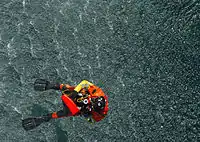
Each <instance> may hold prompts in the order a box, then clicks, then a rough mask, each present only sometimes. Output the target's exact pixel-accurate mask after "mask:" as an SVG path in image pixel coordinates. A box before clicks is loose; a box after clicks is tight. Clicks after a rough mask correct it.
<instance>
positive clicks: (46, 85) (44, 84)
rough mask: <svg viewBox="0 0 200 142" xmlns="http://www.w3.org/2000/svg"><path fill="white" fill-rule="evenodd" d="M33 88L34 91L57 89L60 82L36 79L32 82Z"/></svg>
mask: <svg viewBox="0 0 200 142" xmlns="http://www.w3.org/2000/svg"><path fill="white" fill-rule="evenodd" d="M34 89H35V90H36V91H45V90H49V89H55V90H59V89H60V84H58V83H52V82H49V81H47V80H45V79H36V80H35V83H34Z"/></svg>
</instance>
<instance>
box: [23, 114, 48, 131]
mask: <svg viewBox="0 0 200 142" xmlns="http://www.w3.org/2000/svg"><path fill="white" fill-rule="evenodd" d="M50 119H51V116H50V115H47V116H42V117H32V118H26V119H24V120H22V127H23V128H24V129H25V130H26V131H28V130H32V129H34V128H36V127H37V126H39V125H40V124H42V123H44V122H48V121H49V120H50Z"/></svg>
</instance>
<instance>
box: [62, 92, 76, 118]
mask: <svg viewBox="0 0 200 142" xmlns="http://www.w3.org/2000/svg"><path fill="white" fill-rule="evenodd" d="M61 99H62V100H63V102H64V103H65V105H66V106H67V107H68V108H69V110H70V112H71V113H72V115H76V114H77V113H78V112H80V110H79V109H78V107H77V105H76V104H75V103H74V102H73V101H72V99H70V98H69V97H68V96H67V95H62V97H61Z"/></svg>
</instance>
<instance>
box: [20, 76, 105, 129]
mask: <svg viewBox="0 0 200 142" xmlns="http://www.w3.org/2000/svg"><path fill="white" fill-rule="evenodd" d="M34 89H35V90H36V91H45V90H49V89H54V90H60V91H62V96H61V99H62V102H63V109H62V110H59V111H57V112H53V113H49V114H46V115H44V116H40V117H31V118H26V119H24V120H22V126H23V128H24V129H25V130H31V129H33V128H35V127H37V126H39V125H40V124H42V123H43V122H48V121H50V120H51V119H57V118H61V117H70V116H83V117H85V118H86V119H87V120H88V121H89V122H92V123H93V122H99V121H101V120H102V119H103V118H104V117H105V116H106V115H107V113H108V97H107V95H105V94H104V92H103V91H102V90H101V89H100V88H99V87H97V86H95V85H94V84H92V83H91V82H89V81H87V80H83V81H81V83H79V84H78V85H77V86H70V85H69V84H59V83H51V82H49V81H47V80H45V79H36V81H35V83H34Z"/></svg>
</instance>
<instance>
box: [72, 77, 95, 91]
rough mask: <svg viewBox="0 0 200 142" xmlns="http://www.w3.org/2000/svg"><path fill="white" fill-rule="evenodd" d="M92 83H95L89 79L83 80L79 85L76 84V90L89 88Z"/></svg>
mask: <svg viewBox="0 0 200 142" xmlns="http://www.w3.org/2000/svg"><path fill="white" fill-rule="evenodd" d="M92 85H94V84H92V83H90V82H89V81H87V80H83V81H81V83H80V84H78V85H77V86H76V88H75V89H74V90H75V91H76V92H79V91H80V90H81V89H82V88H89V87H90V86H92Z"/></svg>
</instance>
